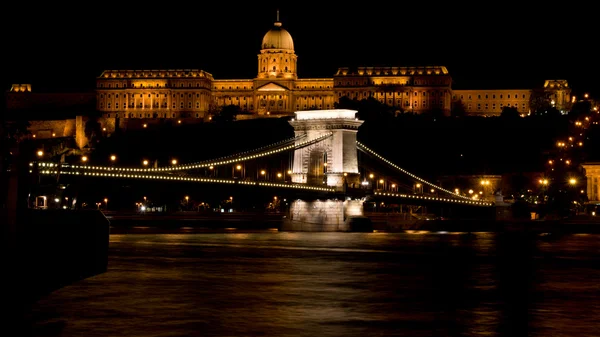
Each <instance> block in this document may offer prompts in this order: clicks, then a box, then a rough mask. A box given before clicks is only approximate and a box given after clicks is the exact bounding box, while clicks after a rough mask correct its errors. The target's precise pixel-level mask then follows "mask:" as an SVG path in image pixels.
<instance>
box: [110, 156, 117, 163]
mask: <svg viewBox="0 0 600 337" xmlns="http://www.w3.org/2000/svg"><path fill="white" fill-rule="evenodd" d="M115 160H117V156H115V155H114V154H113V155H111V156H110V161H111V162H113V163H114V162H115Z"/></svg>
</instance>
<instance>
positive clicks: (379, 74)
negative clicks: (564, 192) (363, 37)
mask: <svg viewBox="0 0 600 337" xmlns="http://www.w3.org/2000/svg"><path fill="white" fill-rule="evenodd" d="M260 48H261V49H260V52H259V54H258V62H257V74H256V77H255V78H253V79H215V78H214V77H213V75H212V74H211V73H208V72H206V71H204V70H199V69H170V70H105V71H103V72H102V73H101V74H100V75H99V76H98V77H97V79H96V90H95V92H90V93H37V92H34V91H33V90H32V88H31V85H29V84H16V85H13V87H12V88H11V89H10V91H9V92H7V94H6V98H5V99H6V108H7V111H8V112H9V113H10V115H11V116H13V117H15V116H21V117H23V116H25V115H27V116H28V117H29V119H30V120H37V119H40V118H41V119H44V118H45V119H48V118H54V119H61V118H63V117H61V115H64V118H74V116H75V115H76V114H82V113H89V111H90V110H93V111H94V112H96V113H100V114H101V116H102V121H101V122H102V124H103V126H104V127H105V128H106V132H108V133H110V132H112V131H114V129H115V128H118V127H123V128H126V127H127V125H130V127H133V125H138V124H140V125H141V124H142V123H139V121H140V120H146V121H150V120H153V119H154V120H161V119H187V120H197V121H198V122H203V121H205V120H208V119H209V118H210V116H211V115H212V114H214V113H215V112H216V111H218V110H219V109H220V108H222V107H224V106H228V105H235V106H237V107H239V108H240V110H241V111H242V112H244V115H242V116H239V117H238V118H256V117H272V116H293V114H294V112H295V111H301V110H315V109H333V108H335V107H336V106H335V105H336V103H338V102H339V101H340V99H341V98H342V97H348V98H350V99H356V100H362V99H366V98H374V99H376V100H378V101H379V102H381V103H383V104H386V105H389V106H392V107H396V108H397V111H398V112H408V113H416V114H420V113H424V112H428V111H438V112H443V113H444V114H446V115H449V114H450V112H451V111H452V108H453V106H454V105H455V104H459V103H458V102H460V103H462V105H463V107H464V110H465V113H466V114H468V115H479V116H497V115H499V114H500V113H501V112H502V109H503V108H504V107H514V108H517V110H518V111H519V113H521V114H522V115H526V114H528V113H530V110H531V108H530V102H531V99H532V95H540V92H541V94H542V95H543V97H544V99H546V100H548V101H550V102H552V104H553V105H554V106H555V107H556V108H557V109H559V110H568V109H569V107H570V102H571V89H570V87H569V85H568V83H567V81H566V80H547V81H546V82H545V83H544V86H543V88H540V89H527V88H525V89H510V88H508V89H495V90H488V89H485V90H483V89H470V90H453V89H452V78H451V76H450V74H449V72H448V70H447V69H446V67H444V66H423V67H402V66H390V67H368V66H365V67H356V68H345V67H344V68H339V69H338V70H337V72H336V73H335V74H334V75H333V77H330V78H306V79H299V78H298V75H297V74H298V68H297V58H298V57H297V55H296V54H295V51H294V41H293V39H292V36H291V35H290V33H289V32H288V31H287V30H286V29H284V28H283V27H282V23H281V22H279V18H277V20H276V22H275V24H274V26H273V27H272V28H271V29H270V30H269V31H268V32H267V33H266V34H265V35H264V37H263V39H262V43H261V45H260ZM150 122H151V121H150ZM144 123H145V121H144Z"/></svg>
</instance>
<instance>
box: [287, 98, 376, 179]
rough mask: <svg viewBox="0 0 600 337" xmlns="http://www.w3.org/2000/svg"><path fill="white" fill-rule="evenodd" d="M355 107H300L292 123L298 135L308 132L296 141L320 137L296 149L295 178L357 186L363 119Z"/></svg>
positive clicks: (293, 174) (297, 143)
mask: <svg viewBox="0 0 600 337" xmlns="http://www.w3.org/2000/svg"><path fill="white" fill-rule="evenodd" d="M356 113H357V111H356V110H346V109H333V110H306V111H297V112H296V118H295V119H292V120H291V121H290V122H289V123H290V125H292V126H293V127H294V133H295V135H296V136H300V135H304V134H306V137H305V138H303V139H301V140H298V141H297V142H296V145H299V144H301V143H305V142H309V141H311V140H317V139H320V138H322V139H323V140H321V141H318V142H315V143H313V144H310V145H307V146H304V147H302V148H299V149H297V150H296V151H295V152H294V162H293V170H292V181H293V182H297V183H307V184H311V185H323V184H326V185H327V186H335V187H336V188H339V189H342V188H343V187H344V184H348V185H352V184H355V185H356V186H358V184H359V183H360V172H359V170H358V156H357V148H356V134H357V132H358V128H359V127H360V126H361V125H362V123H363V122H364V121H362V120H358V118H356Z"/></svg>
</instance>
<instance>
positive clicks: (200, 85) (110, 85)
mask: <svg viewBox="0 0 600 337" xmlns="http://www.w3.org/2000/svg"><path fill="white" fill-rule="evenodd" d="M186 84H187V85H186ZM193 84H196V85H193ZM98 86H99V87H100V88H117V89H119V88H134V89H135V88H141V89H143V88H178V87H179V88H205V89H210V83H209V81H208V80H203V81H202V83H201V82H198V81H194V82H193V83H179V85H177V83H174V84H173V85H167V84H165V83H156V84H154V85H152V84H146V83H137V84H136V83H132V84H131V86H128V85H127V83H107V84H106V87H105V86H104V83H100V85H98Z"/></svg>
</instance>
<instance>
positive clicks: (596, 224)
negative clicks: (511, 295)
mask: <svg viewBox="0 0 600 337" xmlns="http://www.w3.org/2000/svg"><path fill="white" fill-rule="evenodd" d="M105 216H106V218H107V219H108V220H109V221H110V225H111V233H124V232H127V231H128V230H130V229H132V228H137V229H140V228H142V229H144V228H145V229H160V230H170V229H182V228H187V229H193V230H195V231H198V230H207V231H222V230H279V231H283V230H282V229H285V228H289V227H285V226H283V225H284V224H285V222H286V220H287V218H286V214H285V213H264V212H232V213H216V212H175V213H168V214H167V213H117V212H105ZM367 217H368V218H369V219H370V220H371V222H372V228H373V231H375V232H413V231H429V232H532V233H589V234H597V233H600V218H598V217H589V216H588V217H585V216H579V217H574V218H568V219H552V220H550V219H547V220H529V219H524V220H520V219H519V220H495V219H436V220H419V219H405V218H404V217H402V216H399V215H397V214H393V213H370V214H367ZM309 225H310V224H307V226H300V227H296V228H303V230H302V231H310V230H308V229H310V228H315V227H314V226H309Z"/></svg>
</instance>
